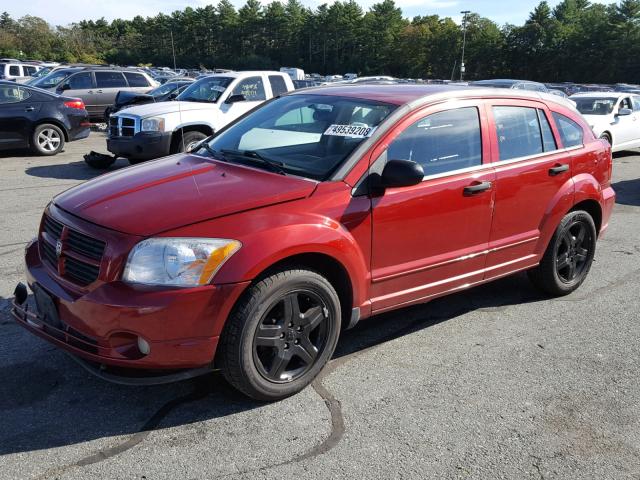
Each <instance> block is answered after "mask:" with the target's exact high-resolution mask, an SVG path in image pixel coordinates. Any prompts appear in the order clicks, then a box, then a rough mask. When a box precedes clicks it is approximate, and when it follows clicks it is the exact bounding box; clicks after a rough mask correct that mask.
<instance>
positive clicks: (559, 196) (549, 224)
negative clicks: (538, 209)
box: [535, 177, 575, 258]
mask: <svg viewBox="0 0 640 480" xmlns="http://www.w3.org/2000/svg"><path fill="white" fill-rule="evenodd" d="M574 205H575V178H574V177H570V178H568V179H567V181H566V182H565V183H564V184H563V185H562V187H560V188H559V189H558V191H557V192H556V194H555V195H554V196H553V198H552V199H551V201H550V202H549V204H548V205H547V209H546V210H545V212H544V216H543V217H542V221H541V222H540V226H539V230H540V238H539V239H538V243H537V245H536V249H535V252H536V254H538V255H539V257H540V258H541V257H542V255H544V252H545V250H546V249H547V245H549V242H550V241H551V237H552V236H553V233H554V232H555V231H556V228H557V227H558V225H559V224H560V222H561V221H562V218H563V217H564V216H565V215H566V214H567V212H568V211H569V210H571V208H572V207H573V206H574Z"/></svg>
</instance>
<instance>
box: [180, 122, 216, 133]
mask: <svg viewBox="0 0 640 480" xmlns="http://www.w3.org/2000/svg"><path fill="white" fill-rule="evenodd" d="M187 127H206V128H210V129H211V132H212V133H215V131H216V127H215V125H213V124H211V123H209V122H203V121H201V120H200V121H193V122H184V123H181V124H180V125H178V126H177V127H175V128H174V129H173V133H176V132H177V131H178V130H180V129H182V128H187Z"/></svg>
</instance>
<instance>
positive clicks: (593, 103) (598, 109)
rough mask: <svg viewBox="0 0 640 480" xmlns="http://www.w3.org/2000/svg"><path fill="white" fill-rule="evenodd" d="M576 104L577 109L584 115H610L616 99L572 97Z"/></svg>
mask: <svg viewBox="0 0 640 480" xmlns="http://www.w3.org/2000/svg"><path fill="white" fill-rule="evenodd" d="M571 100H573V101H574V102H576V108H577V109H578V111H579V112H580V113H581V114H583V115H610V114H611V112H613V109H614V107H615V106H616V102H617V101H618V100H617V99H616V98H599V97H584V98H580V97H571Z"/></svg>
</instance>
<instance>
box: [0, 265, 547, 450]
mask: <svg viewBox="0 0 640 480" xmlns="http://www.w3.org/2000/svg"><path fill="white" fill-rule="evenodd" d="M544 298H545V297H543V296H542V295H540V294H539V293H537V292H536V291H535V290H534V289H533V287H532V286H531V285H530V284H529V282H528V280H527V279H526V276H525V275H522V274H520V275H515V276H512V277H510V278H508V279H503V280H498V281H496V282H494V283H491V284H487V285H484V286H480V287H477V288H474V289H472V290H468V291H466V292H460V293H457V294H454V295H450V296H447V297H446V298H442V299H437V300H434V301H432V302H430V303H428V304H422V305H418V306H413V307H409V308H404V309H402V310H400V311H396V312H390V313H386V314H382V315H378V316H375V317H372V318H370V319H367V320H365V321H362V322H361V323H359V324H358V325H357V326H356V327H355V328H354V329H352V330H349V331H346V332H343V334H342V337H341V339H340V342H339V344H338V348H337V350H336V352H335V355H334V357H333V360H332V362H345V361H347V360H348V359H349V357H350V356H351V355H353V354H357V353H359V352H362V351H364V350H367V349H371V348H374V347H376V346H378V345H382V344H384V343H386V342H390V341H393V340H396V339H399V338H401V337H404V336H406V335H410V334H411V333H414V332H417V331H421V330H424V329H427V328H429V327H431V326H433V325H436V324H438V323H440V322H444V321H447V320H451V319H454V318H456V317H458V316H460V315H463V314H465V313H468V312H472V311H478V310H482V311H486V312H487V313H489V314H495V313H499V312H500V311H502V310H503V309H506V308H508V307H509V306H510V305H514V304H521V303H525V302H535V301H540V300H543V299H544ZM2 300H3V299H2V298H0V307H1V306H2ZM7 300H8V299H4V303H5V307H4V310H2V311H0V320H1V321H0V364H2V366H0V384H2V386H3V390H4V392H6V394H5V395H2V396H1V397H0V414H1V415H2V416H3V428H2V429H0V455H6V454H12V453H19V452H28V451H33V450H40V449H48V448H54V447H61V446H69V445H74V444H78V443H82V442H87V441H91V440H97V439H102V438H107V437H114V436H119V435H130V434H136V435H138V437H136V438H139V436H140V435H146V433H144V432H149V431H153V430H154V429H157V428H168V427H174V426H180V425H189V424H193V423H197V422H201V421H205V420H210V419H215V418H221V417H226V416H229V415H233V414H235V413H239V412H243V411H248V410H251V409H255V408H260V407H261V406H263V405H264V404H262V403H260V402H256V401H253V400H250V399H248V398H246V397H244V396H243V395H241V394H240V393H238V392H236V391H235V390H234V389H232V388H231V387H230V386H229V385H228V384H227V383H226V382H225V381H224V379H223V377H222V375H221V374H219V373H213V374H210V375H206V376H203V377H200V378H196V379H192V380H186V381H182V382H179V383H175V384H170V385H159V386H150V387H129V386H122V385H115V384H110V383H107V382H105V381H102V380H100V379H97V378H95V377H93V376H92V375H90V374H88V373H86V372H85V371H84V370H83V369H81V368H80V367H79V366H78V365H77V364H76V363H75V362H73V361H72V360H71V359H69V358H67V357H66V355H64V354H63V353H61V352H60V351H59V350H58V349H57V348H55V347H53V346H50V345H49V344H47V343H44V342H43V341H41V340H40V339H38V338H36V337H35V336H33V335H31V334H29V333H28V332H26V331H24V330H23V329H22V328H21V327H19V326H18V325H16V324H14V323H13V321H12V320H10V319H9V318H8V310H7V308H8V302H7ZM5 344H6V345H5ZM18 346H19V347H18ZM3 349H5V352H8V351H9V352H11V353H9V354H7V353H1V352H2V350H3ZM7 355H9V358H7ZM186 404H188V406H187V407H185V408H180V407H181V406H182V405H186ZM127 442H128V443H130V441H127ZM114 451H116V452H120V451H122V450H119V449H118V448H115V449H114ZM100 455H102V456H104V453H100Z"/></svg>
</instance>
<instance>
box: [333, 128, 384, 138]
mask: <svg viewBox="0 0 640 480" xmlns="http://www.w3.org/2000/svg"><path fill="white" fill-rule="evenodd" d="M374 130H375V127H363V126H361V125H331V126H330V127H329V128H327V130H326V131H325V132H324V134H325V135H332V136H334V137H353V138H367V137H370V136H371V134H372V133H373V131H374Z"/></svg>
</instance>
